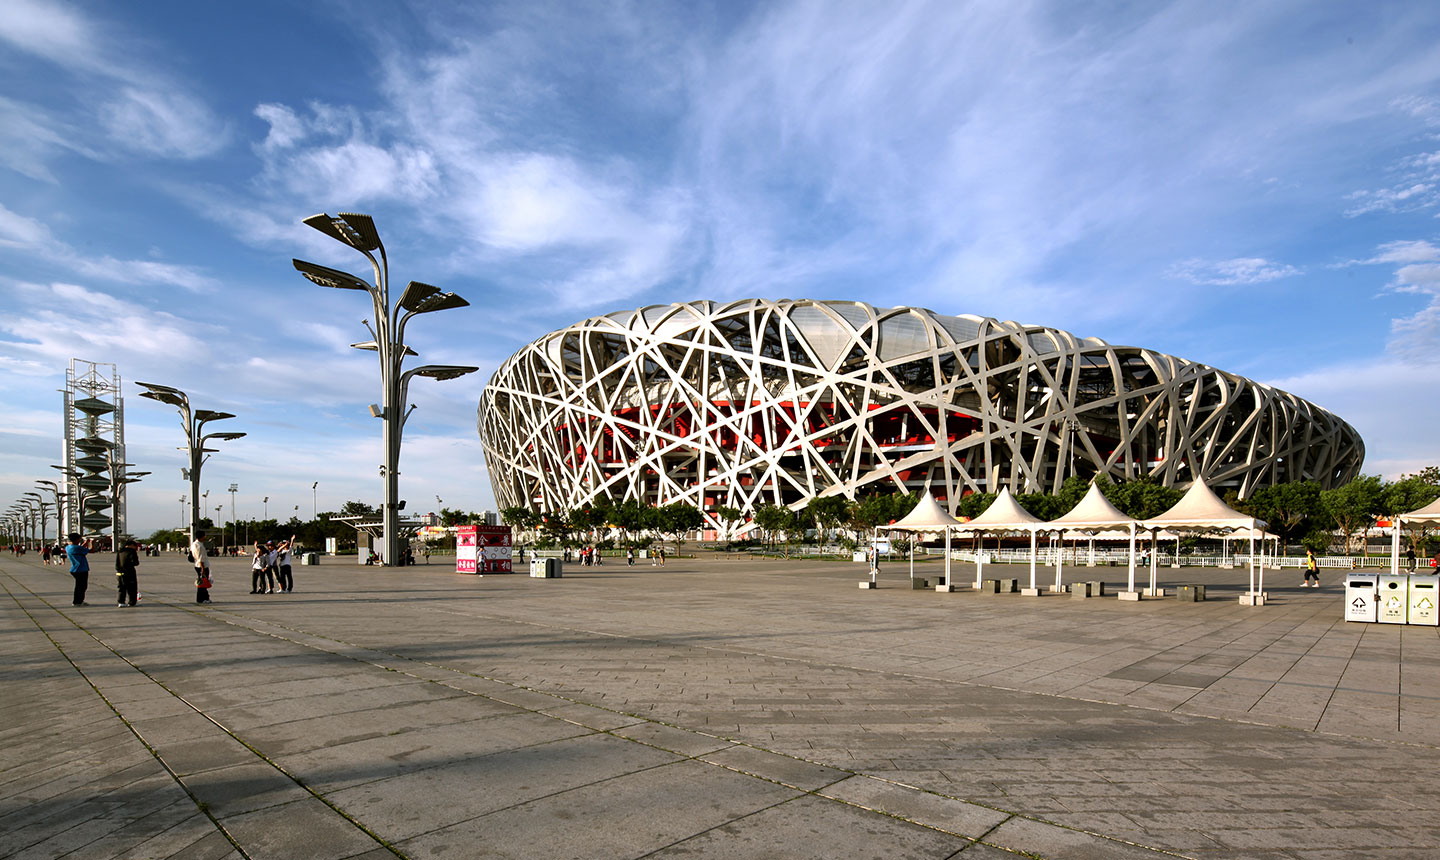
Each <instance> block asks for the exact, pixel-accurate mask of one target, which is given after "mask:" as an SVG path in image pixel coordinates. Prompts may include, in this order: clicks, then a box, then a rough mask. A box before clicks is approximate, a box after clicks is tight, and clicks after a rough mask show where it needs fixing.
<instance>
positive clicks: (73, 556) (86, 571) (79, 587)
mask: <svg viewBox="0 0 1440 860" xmlns="http://www.w3.org/2000/svg"><path fill="white" fill-rule="evenodd" d="M69 540H70V544H69V545H68V546H66V547H65V556H66V558H69V559H70V575H71V576H73V577H75V599H74V601H73V603H74V605H76V606H85V605H86V604H85V589H87V588H89V587H90V560H89V559H88V558H86V556H87V555H89V554H90V547H88V546H87V545H86V543H88V542H87V541H82V540H80V535H78V534H76V533H75V532H71V533H70V536H69Z"/></svg>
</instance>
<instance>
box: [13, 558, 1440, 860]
mask: <svg viewBox="0 0 1440 860" xmlns="http://www.w3.org/2000/svg"><path fill="white" fill-rule="evenodd" d="M107 560H108V559H105V558H104V557H98V556H97V558H96V562H97V564H96V567H97V571H96V572H95V573H94V574H92V584H91V589H90V594H89V602H90V604H91V605H90V606H85V607H72V606H71V605H70V589H71V579H70V576H69V575H68V574H67V573H66V572H64V570H63V569H62V568H58V567H48V568H47V567H42V566H41V565H40V564H39V563H38V560H36V559H35V557H34V556H28V557H26V558H25V559H23V560H16V559H14V558H10V557H6V558H4V559H3V560H0V586H3V588H4V592H5V593H4V595H3V597H0V603H3V606H0V659H3V663H0V673H3V678H4V685H3V687H0V689H3V691H4V692H3V696H0V857H3V858H11V857H14V858H58V857H74V858H127V860H128V858H177V859H178V858H188V860H203V859H204V858H238V857H249V858H271V857H273V858H291V860H293V858H314V860H330V858H334V860H339V858H350V857H354V858H382V857H396V856H399V857H411V858H450V860H453V858H469V857H536V858H563V857H593V858H624V857H657V858H664V857H687V858H696V857H736V858H739V857H774V858H791V857H794V858H809V857H814V858H822V857H824V858H835V857H877V858H881V857H883V858H901V857H924V858H945V857H954V856H958V857H961V858H972V860H983V858H993V857H1016V856H1029V857H1047V858H1121V860H1124V858H1132V857H1133V858H1143V857H1165V856H1181V857H1196V858H1261V860H1268V858H1306V860H1322V858H1323V859H1324V860H1328V858H1357V857H1380V858H1395V860H1400V858H1432V857H1435V856H1440V836H1437V835H1436V833H1437V829H1436V827H1435V824H1436V822H1437V818H1440V754H1437V749H1436V747H1437V740H1440V730H1437V717H1440V633H1437V629H1436V628H1419V627H1403V626H1391V625H1360V624H1348V625H1347V624H1346V623H1344V622H1343V621H1342V620H1341V592H1340V588H1339V579H1338V574H1337V573H1334V572H1327V573H1326V574H1325V575H1324V576H1323V577H1322V578H1323V579H1324V580H1325V581H1324V586H1325V587H1323V588H1321V589H1319V590H1310V589H1301V588H1299V587H1298V585H1299V582H1298V580H1299V578H1300V577H1299V575H1298V574H1297V573H1294V572H1286V573H1283V574H1281V573H1277V572H1271V574H1270V575H1269V577H1268V579H1267V589H1268V590H1269V592H1270V595H1271V601H1272V602H1271V603H1270V604H1269V605H1267V606H1264V607H1257V608H1251V607H1243V606H1240V605H1238V603H1237V601H1236V599H1235V598H1236V596H1237V595H1238V594H1239V593H1240V592H1241V591H1242V590H1243V587H1244V577H1245V572H1244V571H1240V570H1234V571H1224V570H1205V571H1196V570H1190V569H1185V570H1171V569H1169V568H1162V569H1161V576H1162V584H1167V585H1173V584H1175V583H1179V582H1185V583H1203V584H1206V585H1207V587H1208V588H1209V592H1210V596H1211V598H1212V599H1211V600H1209V601H1207V602H1204V603H1180V602H1178V601H1175V600H1146V601H1142V602H1139V603H1130V602H1121V601H1119V600H1116V599H1115V598H1114V597H1106V598H1101V599H1088V600H1080V599H1073V598H1071V597H1069V596H1063V595H1048V594H1047V595H1044V596H1042V597H1038V598H1035V597H1025V596H1022V595H1019V594H1008V595H982V594H978V593H975V592H968V591H962V592H957V593H950V594H942V593H936V592H935V591H934V590H925V591H919V590H911V589H910V588H909V583H908V580H907V578H906V572H905V569H904V567H903V566H901V565H887V566H886V567H885V569H884V571H883V573H882V576H881V577H880V588H879V589H877V590H874V591H866V590H861V589H859V588H857V587H856V583H857V581H858V580H859V579H861V578H862V577H861V574H862V572H863V566H862V565H853V564H844V563H838V562H814V561H805V562H801V561H767V560H750V559H732V558H725V557H720V558H708V557H707V558H701V559H695V560H692V559H678V560H677V559H672V560H671V561H670V562H669V564H668V565H667V566H666V567H664V568H658V567H651V566H650V565H649V564H648V563H646V562H643V561H642V562H640V563H638V564H637V566H636V567H634V568H627V567H625V566H624V565H623V563H622V564H614V563H610V564H606V565H605V566H603V567H599V568H581V567H577V566H573V565H569V566H567V567H566V575H565V577H564V578H562V579H550V580H542V579H531V578H529V577H526V576H522V575H505V576H486V577H474V576H463V575H456V574H454V573H451V572H448V571H447V569H446V568H445V567H444V566H441V565H439V564H436V565H432V566H424V565H421V566H418V567H413V568H408V569H398V570H386V569H381V568H367V567H361V566H358V565H354V564H349V563H342V562H341V561H339V560H337V559H325V560H324V563H323V564H321V565H319V566H315V567H297V568H295V579H296V591H295V592H294V593H293V594H286V595H279V594H276V595H258V596H257V595H250V594H248V593H246V592H247V591H248V590H249V571H248V563H247V560H245V559H233V560H232V559H224V560H220V561H219V562H218V563H217V565H216V575H217V583H216V588H215V590H214V592H213V596H214V598H215V603H214V604H213V605H210V606H197V605H195V603H194V589H193V587H192V586H191V581H192V578H191V574H190V573H189V572H188V570H187V566H186V565H185V563H184V561H183V560H182V559H177V558H175V557H173V556H171V557H167V558H161V559H155V558H145V559H142V562H143V564H142V567H141V574H140V585H141V591H142V593H143V595H144V599H143V603H142V605H141V606H140V607H137V608H134V609H129V608H125V609H121V608H117V607H115V605H114V590H113V577H112V576H111V574H110V573H109V572H108V571H105V570H103V568H104V567H105V566H106V565H105V564H104V562H105V561H107ZM938 569H939V563H938V562H930V563H927V564H922V565H920V566H919V567H918V568H917V573H918V574H919V575H921V576H927V577H933V576H935V575H936V573H937V572H938ZM971 571H972V569H971V568H969V567H961V566H958V565H957V569H956V572H957V579H959V580H963V579H965V578H967V577H968V576H970V575H971ZM991 574H994V575H1002V576H1015V577H1019V578H1021V579H1022V580H1027V581H1028V570H1027V569H1025V568H1016V567H1010V568H1003V567H987V575H991ZM1124 574H1125V571H1124V570H1123V569H1119V568H1099V569H1086V568H1080V569H1076V570H1067V571H1066V581H1067V582H1068V581H1070V580H1071V579H1074V578H1079V579H1086V580H1089V579H1104V580H1106V581H1107V582H1108V583H1109V584H1110V586H1111V588H1114V587H1115V586H1117V585H1119V584H1120V583H1122V582H1123V578H1124ZM1040 579H1041V582H1042V585H1043V584H1044V583H1045V582H1048V581H1049V580H1051V579H1053V573H1050V572H1045V571H1042V573H1041V577H1040ZM1022 584H1028V582H1022Z"/></svg>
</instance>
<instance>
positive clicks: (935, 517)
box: [888, 488, 960, 585]
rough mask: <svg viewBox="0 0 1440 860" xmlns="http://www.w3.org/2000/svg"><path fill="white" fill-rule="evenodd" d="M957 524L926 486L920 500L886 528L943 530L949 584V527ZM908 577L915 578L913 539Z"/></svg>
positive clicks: (933, 531)
mask: <svg viewBox="0 0 1440 860" xmlns="http://www.w3.org/2000/svg"><path fill="white" fill-rule="evenodd" d="M958 525H960V521H959V520H957V519H955V518H954V517H952V516H950V514H948V513H946V511H945V509H944V508H942V507H940V503H939V502H937V501H935V497H934V496H933V495H931V493H930V490H929V488H926V490H925V495H923V496H921V497H920V501H918V502H916V503H915V507H914V508H912V509H911V511H910V513H908V514H906V515H905V516H903V517H901V518H900V519H898V520H896V521H895V522H893V523H891V524H890V525H889V526H888V528H890V529H892V530H894V531H906V532H917V533H925V534H937V533H939V532H944V533H945V583H946V585H949V584H951V582H952V580H951V579H950V528H951V527H952V526H958ZM910 579H911V581H912V582H913V581H914V579H915V546H914V542H913V541H912V542H911V546H910Z"/></svg>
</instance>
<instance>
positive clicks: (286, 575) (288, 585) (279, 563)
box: [275, 535, 295, 594]
mask: <svg viewBox="0 0 1440 860" xmlns="http://www.w3.org/2000/svg"><path fill="white" fill-rule="evenodd" d="M294 543H295V536H294V535H291V536H290V539H289V540H283V541H281V542H280V546H278V547H276V548H275V564H276V568H277V569H278V570H279V571H280V593H281V594H289V593H290V592H292V591H294V590H295V580H294V578H292V577H291V575H290V572H291V570H292V568H291V566H290V547H291V545H293V544H294Z"/></svg>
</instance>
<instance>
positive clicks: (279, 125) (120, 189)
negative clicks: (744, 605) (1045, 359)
mask: <svg viewBox="0 0 1440 860" xmlns="http://www.w3.org/2000/svg"><path fill="white" fill-rule="evenodd" d="M5 6H6V11H5V14H4V15H3V16H0V497H3V498H0V501H5V502H6V503H7V504H8V501H9V500H12V499H14V498H15V497H16V496H18V494H19V493H21V492H24V491H26V490H28V489H30V488H31V486H32V484H33V482H34V481H35V480H36V479H39V478H48V477H50V475H52V474H53V472H51V470H49V469H48V468H47V465H48V464H50V463H54V462H58V457H59V449H60V436H61V425H60V420H61V418H60V411H61V410H60V402H59V395H58V394H57V393H56V389H58V388H60V387H62V386H63V383H64V370H65V367H66V364H67V362H68V360H69V359H70V358H72V357H77V358H82V359H86V360H90V361H100V362H113V363H115V364H117V365H118V366H119V370H120V373H121V375H122V376H123V377H124V378H125V379H126V380H127V382H128V381H133V380H144V381H147V382H160V383H164V384H169V385H174V386H177V387H179V388H182V389H185V390H188V391H190V392H191V393H192V395H193V398H194V400H195V402H196V403H197V404H198V405H200V406H202V407H207V408H216V409H224V410H228V411H231V412H235V413H236V414H237V415H238V416H239V417H238V418H237V419H235V420H234V421H232V422H229V423H230V424H232V425H234V426H233V429H235V430H243V431H246V432H247V433H249V436H247V437H246V438H245V439H243V440H240V441H238V442H234V443H229V444H226V445H224V446H223V450H222V451H221V453H219V454H217V455H216V456H215V458H214V459H213V460H211V461H210V463H209V464H208V465H207V466H206V468H205V472H204V474H205V488H207V489H209V490H210V491H211V496H210V501H211V506H212V507H213V506H214V504H216V499H217V498H218V497H221V496H224V495H226V494H225V493H224V489H225V487H227V486H228V485H229V484H230V483H232V482H233V483H236V484H238V485H239V487H240V491H239V493H238V495H237V497H236V507H237V514H238V515H239V516H240V517H242V518H244V517H258V516H260V515H261V513H262V502H261V499H262V498H263V497H265V496H269V497H270V502H269V504H268V512H269V513H270V515H272V516H274V515H277V514H279V515H282V518H283V515H284V514H287V513H290V512H293V510H294V509H295V508H296V507H298V508H299V510H300V511H301V512H302V513H305V514H307V515H308V513H309V511H310V508H311V492H310V490H311V484H312V483H313V482H315V481H319V482H320V487H319V490H318V505H319V508H320V509H321V510H326V509H334V508H336V507H338V506H339V505H340V504H341V503H342V502H344V501H346V500H348V499H365V500H370V501H373V500H375V499H377V498H378V496H379V493H380V485H379V477H378V464H379V462H380V452H379V426H378V422H376V421H375V420H374V419H372V418H371V417H370V416H369V414H368V413H367V411H366V408H365V407H366V405H367V404H369V403H372V402H375V401H376V400H377V399H378V379H377V377H378V371H377V369H376V366H375V364H374V357H373V354H371V353H362V352H358V351H355V350H351V349H349V347H348V344H350V343H352V342H355V341H359V340H365V339H368V335H367V334H366V333H365V330H364V328H363V327H362V326H361V320H362V319H364V318H366V317H367V316H368V315H369V311H368V304H367V302H366V300H365V299H364V296H363V295H360V294H356V293H350V292H344V291H336V290H326V289H322V288H320V287H316V286H313V285H311V284H310V283H309V282H307V281H305V280H303V279H302V278H300V276H299V275H298V274H296V273H295V272H294V271H293V270H292V269H291V267H290V258H291V257H297V256H298V257H302V258H306V259H310V260H313V261H316V262H319V263H322V264H326V265H331V266H335V267H338V268H342V269H347V270H350V271H354V272H356V273H358V274H365V273H366V270H365V268H364V265H363V263H364V261H363V260H362V259H361V258H360V257H359V256H358V255H356V254H355V253H354V252H351V251H348V249H346V248H344V247H342V246H340V245H339V244H337V243H335V242H333V241H331V240H328V239H326V238H325V237H323V236H321V235H320V234H319V233H316V232H314V231H312V230H310V229H309V228H307V227H304V226H303V225H301V224H300V219H302V218H304V217H305V216H308V215H311V214H314V213H317V212H330V213H332V214H333V213H336V212H341V211H360V212H367V213H370V214H372V215H374V216H375V218H376V222H377V224H378V226H379V228H380V231H381V235H382V237H383V238H384V239H385V242H386V247H387V250H388V251H389V253H390V260H391V264H392V272H393V277H394V279H395V280H396V281H397V282H398V283H399V284H403V283H404V282H405V281H407V280H410V279H414V280H421V281H426V282H429V283H433V284H436V285H439V286H442V287H444V288H445V289H448V290H453V291H455V292H458V293H460V294H461V295H463V296H465V297H466V298H468V299H469V300H470V301H471V303H472V307H470V308H466V309H462V310H459V311H448V312H445V313H440V314H433V315H427V316H425V317H420V318H417V319H416V320H414V321H413V323H414V324H413V325H411V327H410V329H409V337H408V340H409V341H410V343H411V345H412V346H413V347H414V348H415V349H417V350H418V351H419V352H420V354H421V358H420V360H421V361H423V362H426V363H453V364H476V365H480V366H481V368H482V372H481V373H480V374H475V375H472V376H470V377H465V378H463V379H460V380H456V381H452V382H444V383H431V382H429V381H427V380H417V381H416V383H415V385H413V386H412V388H411V398H410V399H411V401H412V402H414V403H415V404H417V405H418V407H419V409H418V410H417V411H416V412H415V413H414V415H413V417H412V418H411V421H410V424H409V426H408V428H407V433H406V447H405V454H404V459H403V460H402V463H401V472H402V475H401V496H402V497H403V498H406V499H407V500H408V501H409V510H421V511H424V510H431V509H434V508H435V504H434V499H435V497H436V496H439V497H441V498H443V499H444V503H445V505H446V506H453V507H462V508H468V509H482V508H487V507H491V506H493V499H492V494H491V490H490V486H489V479H488V476H487V475H486V473H485V469H484V463H483V460H482V457H481V451H480V445H479V441H478V438H477V437H476V433H475V407H476V402H477V400H478V399H479V394H480V391H481V389H482V387H483V386H484V383H485V381H486V379H488V377H489V374H490V372H491V371H492V370H493V369H494V368H495V366H496V365H497V364H498V363H499V362H501V361H502V360H504V358H505V357H506V356H508V355H509V354H510V353H512V352H513V351H514V350H515V349H517V348H518V347H519V346H521V345H522V344H524V343H526V342H528V341H530V340H532V339H534V338H535V337H538V336H540V335H542V334H544V333H546V332H548V331H551V330H554V329H556V328H559V327H561V326H564V325H567V324H570V323H572V322H575V321H578V320H580V319H583V318H585V317H587V316H591V315H595V314H600V313H605V312H608V311H612V310H615V309H619V308H626V307H636V306H639V305H643V304H652V303H662V302H669V301H675V300H686V299H696V298H709V299H715V300H727V299H735V298H745V297H754V296H762V297H771V298H784V297H789V298H802V297H803V298H817V299H857V300H861V301H868V302H871V303H873V304H876V305H879V306H894V305H919V306H924V307H929V308H933V309H935V310H937V311H940V312H942V313H978V314H985V315H990V316H996V317H1000V318H1002V319H1014V320H1019V321H1022V322H1028V323H1037V324H1044V325H1051V326H1056V327H1059V328H1064V329H1067V330H1070V331H1073V332H1075V333H1076V334H1079V335H1082V336H1095V337H1100V338H1103V339H1105V340H1107V341H1109V342H1111V343H1116V344H1136V345H1141V346H1146V347H1151V348H1154V349H1159V350H1163V351H1166V352H1170V353H1173V354H1176V355H1180V356H1184V357H1186V358H1190V359H1194V360H1197V361H1202V362H1206V363H1209V364H1213V365H1215V366H1217V367H1220V368H1223V369H1225V370H1229V371H1233V372H1236V373H1240V374H1244V375H1247V376H1250V377H1252V378H1255V379H1259V380H1262V381H1265V382H1269V383H1272V384H1274V385H1277V386H1279V387H1281V388H1285V389H1287V390H1290V391H1293V392H1295V393H1296V394H1298V395H1300V396H1302V397H1306V398H1308V399H1311V400H1313V401H1315V402H1317V403H1319V404H1320V405H1322V406H1325V407H1326V408H1329V409H1331V410H1332V411H1334V412H1336V413H1337V414H1339V415H1340V416H1342V417H1343V418H1345V419H1346V420H1348V421H1350V422H1351V423H1352V424H1354V425H1355V426H1356V427H1357V428H1358V429H1359V430H1360V432H1361V433H1362V434H1363V435H1364V437H1365V441H1366V445H1367V449H1368V457H1367V461H1366V471H1367V472H1371V473H1380V474H1384V475H1386V476H1389V477H1395V476H1398V475H1399V474H1400V473H1402V472H1405V471H1407V470H1414V469H1417V468H1419V467H1422V466H1425V465H1429V464H1432V463H1437V462H1440V450H1437V445H1436V443H1435V439H1436V433H1435V431H1434V429H1433V428H1434V427H1435V426H1436V424H1437V422H1440V397H1437V396H1436V393H1435V384H1436V380H1437V370H1440V221H1437V220H1436V218H1437V215H1440V6H1436V5H1435V4H1428V3H1413V2H1398V3H1384V2H1378V3H1367V4H1341V3H1334V4H1317V3H1312V2H1288V3H1287V2H1267V3H1238V2H1237V3H1218V4H1217V3H1213V2H1195V3H1171V4H1157V3H1141V2H1137V3H1096V4H1084V3H1059V2H1051V3H1039V2H1036V3H1027V2H1011V0H1007V1H1006V2H972V3H956V2H948V1H944V0H942V2H936V3H865V2H855V3H844V2H829V3H804V2H800V3H792V2H770V3H760V4H754V5H746V4H743V3H736V2H722V3H714V4H705V3H698V2H697V3H689V2H686V3H661V2H645V3H633V4H631V3H624V2H614V3H579V2H574V3H539V2H518V3H513V4H512V3H485V4H479V3H476V4H452V3H433V4H426V3H418V4H412V5H401V4H399V3H388V2H386V3H381V2H344V3H341V2H314V3H304V4H294V3H284V2H255V3H245V4H215V3H181V2H151V3H122V4H115V3H100V2H78V3H54V2H38V0H7V3H6V4H5ZM136 393H137V389H135V388H133V387H127V413H128V415H127V418H128V420H127V423H126V433H127V440H128V443H129V458H130V461H131V462H133V463H136V464H138V466H139V468H143V469H148V470H150V471H151V472H153V473H154V474H153V475H152V476H151V477H149V478H147V479H146V480H145V481H144V482H143V483H140V484H137V485H135V486H134V487H133V488H132V490H131V502H130V505H131V515H130V516H131V526H132V530H133V531H136V532H139V533H142V534H148V533H149V531H150V530H152V529H154V528H158V527H168V526H172V525H175V524H177V522H178V520H179V512H180V508H179V498H180V496H181V495H182V494H183V493H185V491H186V487H185V485H184V484H183V483H182V481H181V478H180V471H179V467H180V466H181V465H182V455H181V454H180V453H179V452H178V451H176V450H175V448H176V446H177V445H178V444H181V440H180V431H179V426H178V425H179V422H178V419H177V418H176V416H175V414H174V412H173V410H170V409H169V408H167V407H163V406H161V405H159V404H155V403H152V402H150V401H147V400H142V399H140V398H138V397H137V396H135V395H136ZM227 429H231V428H227ZM47 473H48V474H47ZM225 504H226V510H225V516H226V517H227V518H228V516H229V500H228V498H226V499H225Z"/></svg>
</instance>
